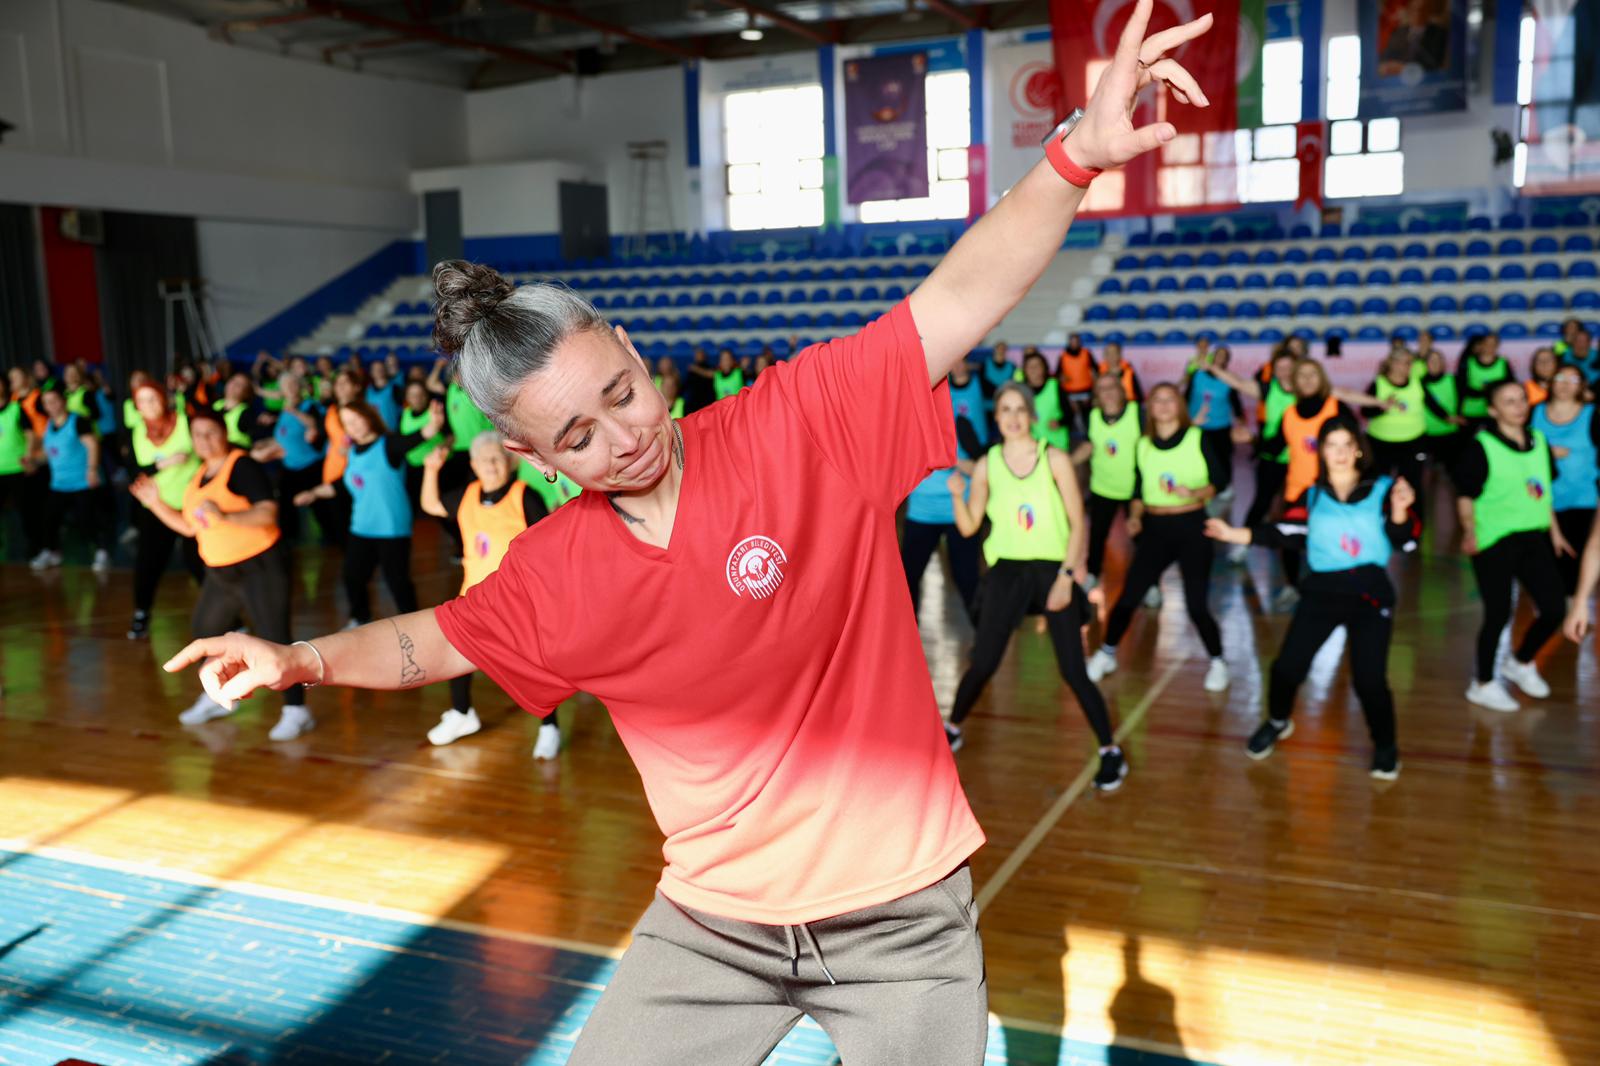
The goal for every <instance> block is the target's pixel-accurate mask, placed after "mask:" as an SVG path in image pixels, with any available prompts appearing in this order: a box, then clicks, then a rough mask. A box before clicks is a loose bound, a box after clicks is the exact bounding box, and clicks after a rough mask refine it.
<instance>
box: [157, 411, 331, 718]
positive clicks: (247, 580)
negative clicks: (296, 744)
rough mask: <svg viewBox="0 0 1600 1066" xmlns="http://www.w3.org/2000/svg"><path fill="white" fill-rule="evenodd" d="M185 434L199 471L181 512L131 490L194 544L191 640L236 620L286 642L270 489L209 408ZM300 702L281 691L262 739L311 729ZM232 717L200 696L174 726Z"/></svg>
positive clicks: (300, 693) (282, 560) (280, 548)
mask: <svg viewBox="0 0 1600 1066" xmlns="http://www.w3.org/2000/svg"><path fill="white" fill-rule="evenodd" d="M189 435H190V439H191V442H192V444H193V447H194V454H195V455H196V456H197V457H198V458H199V459H200V469H198V470H196V471H195V474H194V477H193V479H192V480H190V482H189V484H188V487H187V488H185V489H184V492H183V507H182V509H181V510H179V509H176V508H173V507H172V506H171V505H169V504H168V503H166V502H165V501H164V500H162V499H161V491H160V488H159V487H158V486H157V485H156V483H155V481H154V480H152V479H151V478H150V477H149V476H140V477H139V479H138V480H136V481H135V482H134V483H133V484H132V485H130V486H129V489H130V491H131V492H132V493H133V495H134V496H135V497H136V498H137V499H138V500H139V502H140V503H142V504H144V505H145V506H146V507H148V508H149V509H150V513H151V514H152V515H154V516H155V517H156V518H159V519H160V520H161V521H162V522H164V523H166V525H167V526H168V527H169V528H170V529H172V530H173V531H174V532H176V533H179V534H181V535H182V536H185V537H193V538H195V540H196V541H197V542H198V543H199V546H200V559H201V561H202V562H204V563H205V581H204V582H203V583H202V584H201V586H200V599H199V601H198V602H197V603H196V604H195V606H194V618H193V621H192V622H191V625H190V627H191V628H192V629H193V630H194V636H195V638H196V639H199V638H203V637H216V636H221V635H222V634H223V633H226V632H228V631H229V630H231V629H236V628H238V626H239V622H240V618H241V616H242V617H244V618H246V619H248V621H249V623H250V627H251V630H252V631H253V632H255V633H258V634H260V635H261V636H263V637H264V638H265V639H267V640H276V641H287V640H288V639H289V588H290V586H291V584H292V582H290V580H289V565H288V563H289V553H288V550H287V548H286V547H285V545H284V542H283V540H282V539H281V536H280V534H279V532H278V504H277V500H276V498H275V496H274V493H273V491H272V482H271V481H270V480H269V479H268V478H267V473H266V471H265V470H263V469H262V468H261V464H260V463H257V462H256V461H255V460H254V459H252V458H250V457H249V456H248V455H246V454H245V453H244V452H243V451H242V450H241V449H238V448H234V447H232V446H231V445H230V444H229V443H228V430H227V427H226V426H225V425H223V422H222V419H221V418H219V417H218V416H217V414H216V413H215V412H214V411H212V410H211V409H209V408H200V409H198V410H197V411H195V413H194V414H193V415H191V416H190V418H189ZM305 702H306V701H305V688H304V686H301V685H295V686H294V687H292V688H288V689H285V690H284V693H283V714H282V716H281V717H280V718H279V719H278V724H277V725H275V726H273V727H272V731H271V732H270V733H268V734H267V735H268V737H269V738H270V739H272V740H293V739H294V738H295V737H298V736H299V735H300V734H302V733H304V732H306V731H308V730H309V729H311V728H312V726H313V725H315V722H314V721H313V720H312V718H311V712H310V711H309V710H307V709H306V705H305ZM233 710H234V708H233V707H232V706H228V705H224V704H221V703H218V702H217V701H216V700H213V699H212V698H211V697H210V696H207V695H205V694H201V696H200V698H199V699H197V700H195V701H194V703H193V704H191V705H190V707H189V709H188V710H186V711H184V712H183V713H182V714H180V715H178V721H180V722H182V723H183V724H184V725H199V724H200V723H202V722H209V721H210V720H211V719H213V718H221V717H223V716H225V715H229V714H232V713H233Z"/></svg>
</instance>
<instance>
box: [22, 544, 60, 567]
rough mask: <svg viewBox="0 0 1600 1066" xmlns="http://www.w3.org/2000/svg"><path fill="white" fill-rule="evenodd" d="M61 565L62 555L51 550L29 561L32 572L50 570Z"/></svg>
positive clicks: (42, 552) (47, 549) (46, 550)
mask: <svg viewBox="0 0 1600 1066" xmlns="http://www.w3.org/2000/svg"><path fill="white" fill-rule="evenodd" d="M60 565H61V553H60V552H53V551H51V550H50V549H49V548H46V549H44V550H43V551H41V552H40V553H39V554H38V555H35V556H34V557H33V558H32V559H29V560H28V568H29V569H30V570H49V569H50V568H51V567H55V566H60Z"/></svg>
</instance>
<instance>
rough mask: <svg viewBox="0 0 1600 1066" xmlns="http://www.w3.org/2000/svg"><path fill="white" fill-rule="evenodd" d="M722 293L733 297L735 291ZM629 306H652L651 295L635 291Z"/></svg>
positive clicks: (728, 301)
mask: <svg viewBox="0 0 1600 1066" xmlns="http://www.w3.org/2000/svg"><path fill="white" fill-rule="evenodd" d="M722 295H724V296H728V297H732V296H733V293H731V292H725V293H723V294H722ZM732 302H733V300H732V299H727V300H724V301H723V303H732ZM628 306H629V307H649V306H650V297H648V296H646V295H645V294H644V293H642V292H640V293H635V294H634V296H633V299H631V300H629V301H628Z"/></svg>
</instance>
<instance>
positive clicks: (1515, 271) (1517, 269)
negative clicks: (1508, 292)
mask: <svg viewBox="0 0 1600 1066" xmlns="http://www.w3.org/2000/svg"><path fill="white" fill-rule="evenodd" d="M1498 277H1499V278H1500V280H1501V281H1526V280H1527V279H1528V268H1527V267H1525V266H1523V265H1522V264H1521V263H1502V264H1500V273H1499V274H1498Z"/></svg>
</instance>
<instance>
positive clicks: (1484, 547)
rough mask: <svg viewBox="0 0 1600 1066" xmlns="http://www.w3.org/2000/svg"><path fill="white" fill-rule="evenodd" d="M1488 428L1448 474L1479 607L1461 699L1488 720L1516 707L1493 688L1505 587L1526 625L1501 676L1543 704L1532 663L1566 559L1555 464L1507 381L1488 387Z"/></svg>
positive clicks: (1550, 628)
mask: <svg viewBox="0 0 1600 1066" xmlns="http://www.w3.org/2000/svg"><path fill="white" fill-rule="evenodd" d="M1488 405H1489V406H1488V411H1489V422H1488V424H1487V425H1485V426H1484V427H1483V428H1482V429H1480V430H1479V431H1478V433H1477V435H1476V436H1475V437H1473V439H1472V441H1471V442H1470V443H1468V444H1467V445H1466V446H1465V447H1464V448H1462V450H1461V460H1460V462H1458V463H1457V464H1456V471H1455V478H1454V480H1455V483H1456V493H1457V498H1456V515H1457V516H1458V517H1459V518H1460V520H1461V550H1462V551H1464V552H1466V554H1468V555H1470V556H1472V573H1473V576H1474V577H1476V578H1477V579H1478V594H1479V597H1480V598H1481V599H1482V600H1483V626H1482V628H1480V629H1479V630H1478V657H1477V674H1476V675H1475V676H1474V678H1473V681H1472V684H1471V685H1470V686H1469V687H1468V688H1467V699H1468V700H1470V701H1471V702H1473V703H1476V704H1478V705H1479V706H1481V707H1487V708H1489V709H1490V710H1492V711H1507V712H1509V711H1515V710H1518V709H1520V705H1519V704H1518V703H1517V701H1516V699H1515V698H1514V697H1513V696H1512V695H1511V693H1510V692H1508V691H1506V688H1505V686H1504V685H1503V684H1501V682H1500V681H1499V680H1497V679H1496V678H1495V653H1496V650H1497V649H1498V648H1499V645H1500V633H1501V631H1502V630H1504V629H1505V627H1506V625H1507V624H1508V623H1509V622H1510V621H1511V586H1512V584H1513V583H1514V582H1517V581H1520V582H1522V587H1523V588H1524V589H1526V590H1527V592H1528V595H1529V597H1530V598H1531V599H1532V600H1533V604H1534V611H1535V615H1534V619H1533V622H1532V624H1530V625H1529V626H1528V628H1527V630H1526V631H1525V632H1524V633H1523V634H1522V639H1521V640H1520V641H1518V642H1517V644H1516V649H1515V652H1514V653H1513V655H1512V656H1511V658H1509V659H1507V660H1506V662H1505V665H1504V666H1502V667H1501V668H1500V673H1501V674H1502V675H1504V677H1505V679H1506V680H1507V681H1510V682H1511V683H1512V684H1514V685H1516V686H1517V687H1518V688H1519V689H1521V690H1522V691H1523V692H1524V693H1525V694H1527V695H1529V696H1532V697H1533V698H1534V699H1544V698H1545V697H1546V696H1548V695H1550V686H1549V684H1548V683H1546V681H1545V679H1544V678H1542V677H1540V676H1539V669H1538V667H1537V666H1536V665H1535V664H1534V661H1533V657H1534V656H1535V655H1537V654H1538V653H1539V649H1540V648H1542V647H1544V645H1545V643H1546V642H1547V641H1549V639H1550V638H1551V637H1553V636H1555V635H1556V631H1557V630H1558V629H1560V627H1561V619H1562V615H1563V613H1564V611H1565V603H1564V596H1563V595H1562V589H1561V573H1560V571H1559V569H1558V568H1557V567H1556V555H1557V554H1558V553H1568V554H1570V553H1571V552H1572V547H1571V546H1570V545H1569V544H1567V542H1566V540H1565V538H1563V537H1562V535H1561V527H1560V526H1559V525H1557V524H1556V523H1555V521H1554V520H1553V517H1554V513H1555V512H1554V504H1553V501H1552V499H1551V482H1552V481H1553V480H1554V479H1555V462H1554V459H1553V458H1552V456H1551V454H1550V445H1549V443H1548V442H1547V441H1546V440H1545V438H1544V434H1542V433H1540V432H1539V431H1538V430H1536V429H1530V428H1528V393H1527V391H1526V390H1525V389H1523V387H1522V385H1521V384H1520V383H1519V382H1517V381H1516V379H1514V378H1507V379H1505V380H1504V381H1501V382H1500V383H1499V384H1497V385H1493V386H1490V389H1489V392H1488Z"/></svg>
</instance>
